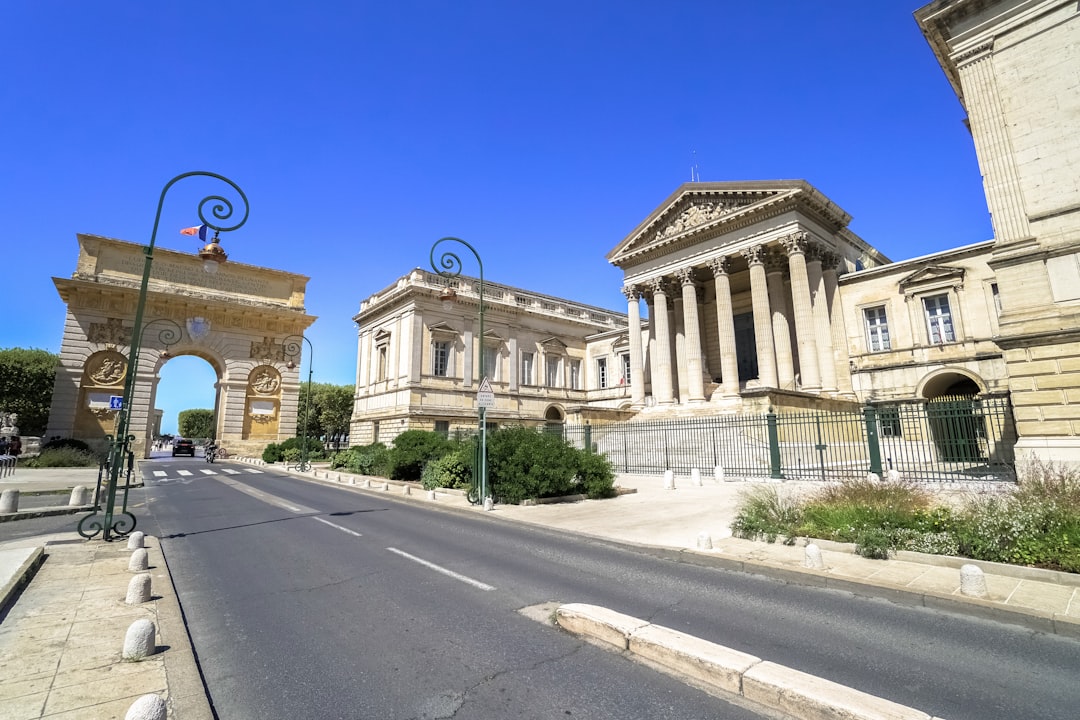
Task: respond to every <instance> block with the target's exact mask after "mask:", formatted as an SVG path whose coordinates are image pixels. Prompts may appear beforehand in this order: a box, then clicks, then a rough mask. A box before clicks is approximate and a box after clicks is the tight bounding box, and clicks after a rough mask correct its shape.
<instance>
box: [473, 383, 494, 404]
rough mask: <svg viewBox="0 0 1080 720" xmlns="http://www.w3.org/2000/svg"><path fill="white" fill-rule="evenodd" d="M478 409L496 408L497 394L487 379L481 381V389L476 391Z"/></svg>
mask: <svg viewBox="0 0 1080 720" xmlns="http://www.w3.org/2000/svg"><path fill="white" fill-rule="evenodd" d="M476 407H482V408H493V407H495V393H494V391H492V389H491V383H490V382H489V381H488V379H487V378H486V377H485V378H484V379H483V380H481V381H480V389H479V390H477V391H476Z"/></svg>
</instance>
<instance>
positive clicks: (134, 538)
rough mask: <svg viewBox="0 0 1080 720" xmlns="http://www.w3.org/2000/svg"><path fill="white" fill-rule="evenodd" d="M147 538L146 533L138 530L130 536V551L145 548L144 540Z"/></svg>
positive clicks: (128, 546)
mask: <svg viewBox="0 0 1080 720" xmlns="http://www.w3.org/2000/svg"><path fill="white" fill-rule="evenodd" d="M145 538H146V535H145V533H142V532H140V531H138V530H136V531H135V532H133V533H131V534H130V535H128V545H127V549H128V550H138V549H139V548H141V547H145V543H144V542H143V540H144V539H145Z"/></svg>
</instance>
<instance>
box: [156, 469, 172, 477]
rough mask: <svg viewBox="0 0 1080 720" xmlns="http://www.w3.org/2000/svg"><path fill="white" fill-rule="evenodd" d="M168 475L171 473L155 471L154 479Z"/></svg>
mask: <svg viewBox="0 0 1080 720" xmlns="http://www.w3.org/2000/svg"><path fill="white" fill-rule="evenodd" d="M168 474H169V473H167V472H165V471H164V470H155V471H154V477H166V476H167V475H168Z"/></svg>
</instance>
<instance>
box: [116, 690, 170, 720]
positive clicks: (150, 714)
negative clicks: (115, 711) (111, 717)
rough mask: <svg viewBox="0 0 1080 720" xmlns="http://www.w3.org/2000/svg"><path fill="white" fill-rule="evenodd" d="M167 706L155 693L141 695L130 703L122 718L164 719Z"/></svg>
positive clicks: (138, 719)
mask: <svg viewBox="0 0 1080 720" xmlns="http://www.w3.org/2000/svg"><path fill="white" fill-rule="evenodd" d="M167 715H168V708H167V707H166V705H165V701H164V700H162V699H161V698H160V697H158V696H157V695H143V696H142V697H141V698H139V699H138V700H136V701H135V702H133V703H131V707H129V708H128V711H127V714H126V715H124V720H165V718H166V717H167Z"/></svg>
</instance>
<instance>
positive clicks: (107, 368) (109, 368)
mask: <svg viewBox="0 0 1080 720" xmlns="http://www.w3.org/2000/svg"><path fill="white" fill-rule="evenodd" d="M126 372H127V358H126V357H124V356H123V355H121V354H120V353H118V352H113V351H109V352H103V353H98V354H97V355H95V356H94V357H92V358H91V359H90V366H89V373H88V374H89V375H90V379H91V380H93V381H94V382H95V383H96V384H98V385H119V384H120V381H121V380H123V379H124V374H125V373H126Z"/></svg>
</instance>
